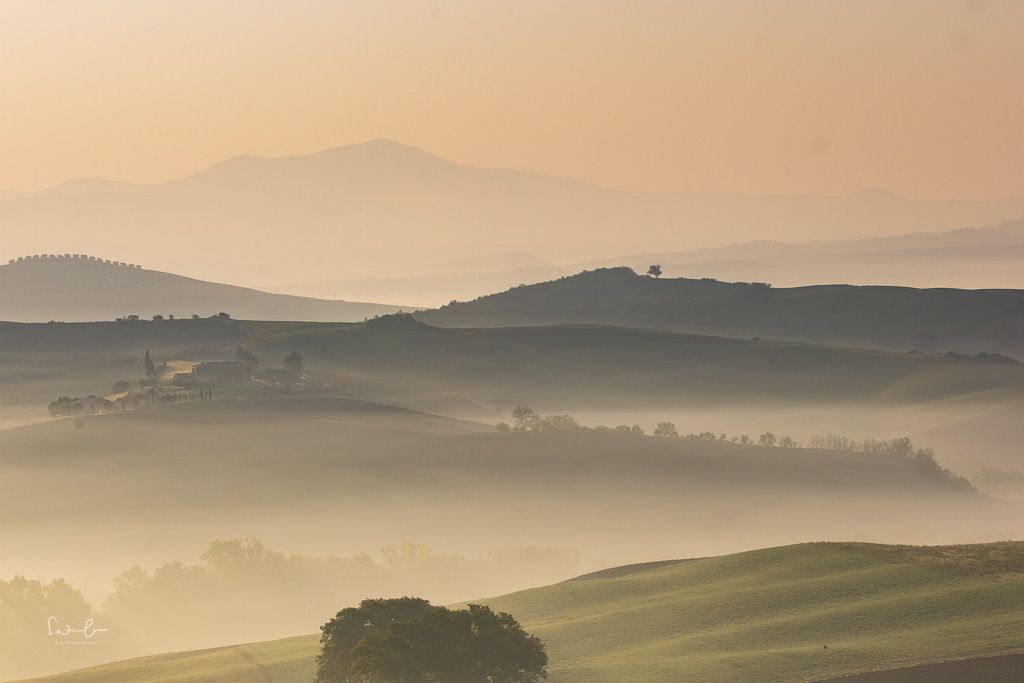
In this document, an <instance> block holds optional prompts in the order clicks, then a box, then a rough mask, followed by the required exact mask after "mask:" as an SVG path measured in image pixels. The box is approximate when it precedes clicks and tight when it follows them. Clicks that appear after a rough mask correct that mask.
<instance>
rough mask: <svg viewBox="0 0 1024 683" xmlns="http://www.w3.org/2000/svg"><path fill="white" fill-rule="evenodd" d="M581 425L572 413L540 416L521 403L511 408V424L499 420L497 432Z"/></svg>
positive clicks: (542, 430) (559, 430) (573, 427)
mask: <svg viewBox="0 0 1024 683" xmlns="http://www.w3.org/2000/svg"><path fill="white" fill-rule="evenodd" d="M583 428H584V427H583V425H581V424H580V423H579V422H577V421H576V418H575V417H573V416H572V415H548V416H547V417H541V416H540V415H538V414H537V412H536V411H534V409H533V408H531V407H529V406H525V405H522V404H519V405H517V406H516V407H515V408H513V409H512V424H511V425H510V424H509V423H507V422H499V423H498V424H497V430H498V431H499V432H565V431H570V430H574V429H583Z"/></svg>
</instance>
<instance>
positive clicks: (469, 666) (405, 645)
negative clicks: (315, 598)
mask: <svg viewBox="0 0 1024 683" xmlns="http://www.w3.org/2000/svg"><path fill="white" fill-rule="evenodd" d="M321 631H322V635H321V638H320V642H321V647H322V650H321V653H320V655H319V656H317V680H318V681H331V682H339V683H348V682H355V681H359V682H360V683H371V682H377V681H380V682H381V683H383V682H385V681H387V682H391V681H397V682H399V683H404V682H405V681H410V682H411V681H458V682H460V683H463V682H464V683H477V682H479V683H533V682H534V681H539V680H540V679H542V678H547V662H548V658H547V654H545V652H544V645H543V643H541V641H540V640H538V639H537V638H536V637H535V636H531V635H529V634H528V633H526V631H524V630H523V628H522V626H520V625H519V622H517V621H516V620H515V619H514V618H513V617H512V616H511V615H509V614H505V613H499V614H495V613H494V612H493V611H491V609H490V608H489V607H485V606H482V605H470V606H469V607H468V608H467V609H464V610H449V609H447V608H444V607H435V606H433V605H431V604H430V603H428V602H427V601H425V600H420V599H418V598H399V599H396V600H364V601H363V602H362V603H360V605H359V607H350V608H348V609H344V610H342V611H341V612H339V613H338V615H337V616H336V617H335V618H334V619H332V620H331V621H329V622H328V623H326V624H324V626H322V627H321Z"/></svg>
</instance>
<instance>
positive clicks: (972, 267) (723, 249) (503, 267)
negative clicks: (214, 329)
mask: <svg viewBox="0 0 1024 683" xmlns="http://www.w3.org/2000/svg"><path fill="white" fill-rule="evenodd" d="M653 263H657V264H660V265H661V268H662V270H663V271H664V274H665V275H667V276H670V277H691V278H693V277H697V278H700V277H713V278H717V279H719V280H728V281H758V282H770V283H772V284H774V285H776V286H780V287H798V286H803V285H818V284H826V283H846V284H862V285H898V286H904V287H958V288H963V289H991V288H1009V289H1019V288H1022V287H1024V219H1021V220H1016V221H1004V222H1002V223H997V224H995V225H989V226H984V227H980V228H956V229H953V230H947V231H943V232H916V233H907V234H900V235H892V236H886V237H871V238H865V239H857V240H839V241H811V242H778V241H763V240H762V241H753V242H741V243H735V244H729V245H724V246H718V247H708V248H703V249H695V250H690V251H670V252H644V253H633V254H626V255H623V256H616V257H614V258H603V259H595V260H589V261H582V262H577V263H571V264H567V265H566V264H557V263H555V262H554V261H550V262H548V261H543V260H541V259H539V258H538V257H536V256H533V255H531V254H527V253H521V252H509V253H503V254H493V255H488V256H487V257H482V258H477V259H464V260H461V261H456V262H447V263H438V264H434V265H430V266H421V267H417V268H410V269H396V268H387V267H384V268H381V269H379V270H378V271H376V272H375V273H373V274H370V275H360V276H358V277H343V278H337V279H332V280H321V281H312V282H301V283H298V284H293V285H289V286H285V287H282V288H281V291H286V292H288V293H290V294H298V295H302V296H313V297H333V296H335V295H336V293H338V292H343V293H345V296H347V297H348V298H354V299H360V300H367V301H403V302H407V303H410V304H416V305H418V306H422V307H434V306H441V305H443V304H446V303H448V302H450V301H452V300H461V301H464V300H467V299H474V298H476V297H479V296H483V295H485V294H491V293H493V292H499V291H502V290H505V289H508V288H509V287H515V286H516V285H521V284H535V283H538V282H544V281H545V280H553V279H555V278H558V277H564V276H566V275H572V274H574V273H578V272H580V271H581V270H591V269H594V268H607V267H614V266H627V267H630V268H633V269H634V270H637V271H638V272H644V271H646V270H647V267H648V266H649V265H651V264H653Z"/></svg>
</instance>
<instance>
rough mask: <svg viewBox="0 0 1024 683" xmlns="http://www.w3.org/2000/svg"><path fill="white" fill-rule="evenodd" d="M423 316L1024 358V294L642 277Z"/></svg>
mask: <svg viewBox="0 0 1024 683" xmlns="http://www.w3.org/2000/svg"><path fill="white" fill-rule="evenodd" d="M417 316H418V317H419V318H420V319H421V320H424V321H425V322H428V323H430V324H432V325H439V326H446V327H474V326H481V327H483V326H487V327H500V326H510V325H552V324H570V323H590V324H602V325H625V326H632V327H645V328H654V329H665V330H673V331H678V332H690V333H697V334H710V335H717V336H726V337H740V338H746V339H749V338H751V337H762V338H765V339H786V340H793V341H803V342H813V343H818V344H831V345H837V346H861V347H868V348H880V349H890V350H894V351H906V350H909V349H918V350H927V351H931V352H945V351H948V350H950V349H953V350H957V351H960V352H967V353H974V352H977V351H990V352H993V351H994V352H1000V353H1007V354H1011V355H1014V354H1016V355H1018V356H1022V357H1024V341H1022V339H1024V291H1022V290H958V289H912V288H908V287H854V286H850V285H817V286H811V287H793V288H769V287H766V286H759V285H752V284H746V283H728V282H718V281H715V280H688V279H684V278H664V279H654V278H648V277H641V276H639V275H637V274H636V273H634V272H633V271H632V270H630V269H629V268H610V269H601V270H594V271H589V272H583V273H580V274H578V275H574V276H571V277H566V278H562V279H560V280H554V281H552V282H545V283H541V284H536V285H530V286H524V287H516V288H514V289H510V290H508V291H507V292H503V293H500V294H492V295H490V296H486V297H481V298H479V299H477V300H475V301H470V302H464V303H453V304H449V305H448V306H444V307H442V308H440V309H438V310H435V311H424V312H421V313H418V314H417Z"/></svg>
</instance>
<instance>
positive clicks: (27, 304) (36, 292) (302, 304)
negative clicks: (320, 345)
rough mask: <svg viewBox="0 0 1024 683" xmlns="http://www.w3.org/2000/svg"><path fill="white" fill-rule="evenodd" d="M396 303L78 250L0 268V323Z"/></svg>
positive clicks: (288, 313) (330, 309)
mask: <svg viewBox="0 0 1024 683" xmlns="http://www.w3.org/2000/svg"><path fill="white" fill-rule="evenodd" d="M398 308H399V307H397V306H387V305H381V304H366V303H355V302H350V301H325V300H322V299H312V298H307V297H298V296H290V295H285V294H270V293H267V292H260V291H257V290H254V289H247V288H245V287H235V286H232V285H224V284H217V283H213V282H203V281H201V280H194V279H192V278H187V277H182V276H180V275H173V274H171V273H162V272H159V271H155V270H146V269H143V268H140V267H136V266H134V265H132V264H127V263H111V262H109V261H104V260H100V259H94V258H90V257H83V256H80V255H78V254H75V255H73V256H72V255H70V254H64V255H60V256H49V255H48V256H43V257H39V256H37V257H35V258H30V259H28V260H18V261H15V262H14V263H8V264H6V265H0V320H8V321H20V322H45V321H49V320H64V321H95V320H113V319H114V318H116V317H122V316H125V315H128V314H135V315H139V316H141V317H143V318H149V317H151V316H153V315H155V314H160V315H163V316H164V317H167V316H168V315H174V316H176V317H179V318H183V317H189V316H192V315H199V316H201V317H209V316H211V315H214V314H217V313H220V312H225V313H228V314H229V315H231V316H233V317H235V318H241V319H249V320H309V321H354V320H362V319H364V318H368V317H371V316H374V315H381V314H384V313H393V312H395V311H397V310H398Z"/></svg>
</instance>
